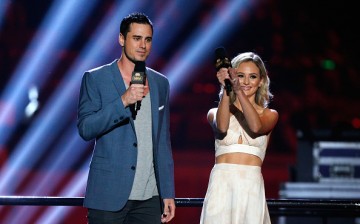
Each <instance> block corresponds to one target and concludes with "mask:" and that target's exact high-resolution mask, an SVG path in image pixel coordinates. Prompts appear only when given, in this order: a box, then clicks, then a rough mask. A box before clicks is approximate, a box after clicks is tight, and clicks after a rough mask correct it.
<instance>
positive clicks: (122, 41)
mask: <svg viewBox="0 0 360 224" xmlns="http://www.w3.org/2000/svg"><path fill="white" fill-rule="evenodd" d="M124 43H125V37H124V35H122V34H121V33H120V34H119V44H120V46H121V47H124Z"/></svg>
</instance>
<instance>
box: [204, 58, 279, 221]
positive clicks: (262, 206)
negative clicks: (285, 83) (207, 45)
mask: <svg viewBox="0 0 360 224" xmlns="http://www.w3.org/2000/svg"><path fill="white" fill-rule="evenodd" d="M231 64H232V67H233V68H228V69H227V68H221V69H220V70H219V71H218V72H217V74H216V76H217V78H218V80H219V82H220V84H221V91H220V94H219V95H220V102H219V105H218V107H217V108H212V109H210V110H209V112H208V116H207V117H208V121H209V123H210V125H211V127H212V128H213V131H214V134H215V157H216V158H215V165H214V167H213V169H212V171H211V174H210V179H209V185H208V189H207V192H206V196H205V199H204V204H203V208H202V212H201V218H200V223H202V224H211V223H214V224H219V223H222V224H228V223H229V224H230V223H231V224H239V223H249V224H257V223H271V221H270V216H269V212H268V208H267V204H266V198H265V189H264V180H263V177H262V174H261V165H262V163H263V160H264V157H265V152H266V148H267V145H268V142H269V138H270V134H271V131H272V130H273V128H274V127H275V125H276V123H277V120H278V113H277V111H275V110H272V109H269V108H268V107H267V106H268V103H269V101H270V99H271V98H272V94H271V93H270V91H269V84H270V80H269V77H268V75H267V71H266V68H265V65H264V63H263V61H262V60H261V58H260V57H259V56H258V55H257V54H254V53H252V52H246V53H242V54H239V55H238V56H236V57H235V58H234V59H233V60H232V61H231ZM229 78H230V79H231V83H232V91H231V92H229V95H228V94H227V92H226V91H224V86H225V81H224V80H225V79H229Z"/></svg>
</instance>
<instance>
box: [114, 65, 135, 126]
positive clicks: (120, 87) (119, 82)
mask: <svg viewBox="0 0 360 224" xmlns="http://www.w3.org/2000/svg"><path fill="white" fill-rule="evenodd" d="M116 62H117V60H116V61H115V62H113V64H112V65H111V74H112V79H113V83H114V85H115V88H116V91H117V92H118V94H119V96H120V99H119V100H121V96H122V95H123V94H124V92H125V91H126V86H125V83H124V80H123V78H122V76H121V74H120V71H119V68H118V65H117V63H116ZM130 123H131V126H132V128H133V130H134V132H135V125H134V120H133V119H132V117H130Z"/></svg>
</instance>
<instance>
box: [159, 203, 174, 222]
mask: <svg viewBox="0 0 360 224" xmlns="http://www.w3.org/2000/svg"><path fill="white" fill-rule="evenodd" d="M174 217H175V200H174V199H164V213H163V214H162V215H161V223H167V222H170V220H172V219H173V218H174Z"/></svg>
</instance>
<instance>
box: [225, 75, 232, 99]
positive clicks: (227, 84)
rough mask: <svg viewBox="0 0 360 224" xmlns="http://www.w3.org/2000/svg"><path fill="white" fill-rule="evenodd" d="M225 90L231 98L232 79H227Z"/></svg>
mask: <svg viewBox="0 0 360 224" xmlns="http://www.w3.org/2000/svg"><path fill="white" fill-rule="evenodd" d="M224 81H225V90H226V94H227V95H228V96H229V95H230V92H231V89H232V87H231V82H230V79H225V80H224Z"/></svg>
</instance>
